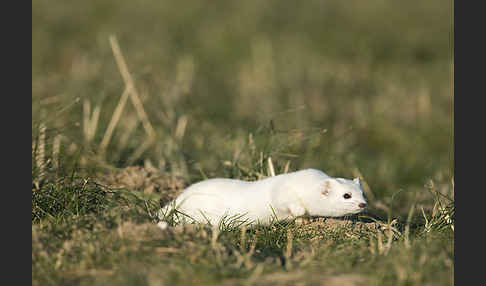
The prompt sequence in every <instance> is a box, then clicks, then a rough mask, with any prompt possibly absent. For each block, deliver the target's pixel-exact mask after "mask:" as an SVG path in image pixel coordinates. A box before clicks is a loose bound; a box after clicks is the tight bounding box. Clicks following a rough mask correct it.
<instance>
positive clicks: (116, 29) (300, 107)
mask: <svg viewBox="0 0 486 286" xmlns="http://www.w3.org/2000/svg"><path fill="white" fill-rule="evenodd" d="M295 4H296V2H295V3H294V2H291V1H276V0H273V1H265V3H264V4H263V3H262V2H261V1H256V0H254V1H240V2H232V1H212V2H211V3H208V2H202V1H191V2H189V3H188V2H181V1H179V2H174V1H154V0H145V1H142V4H139V5H135V4H133V3H131V2H129V1H122V2H120V1H112V0H108V1H102V2H93V3H88V2H86V3H85V2H73V3H68V2H65V1H45V0H36V1H34V2H32V275H33V277H32V282H33V285H86V284H91V285H92V284H95V285H146V284H147V285H161V284H162V285H165V284H169V285H172V284H179V285H186V284H196V285H200V284H206V285H220V284H238V285H240V284H241V285H243V284H257V285H269V284H270V285H272V284H275V285H277V284H278V285H281V284H283V285H295V284H296V283H298V282H302V283H303V284H305V285H314V284H322V283H326V285H346V283H349V284H350V285H359V283H364V285H452V284H453V283H454V282H453V275H454V267H453V262H454V258H453V257H454V256H453V253H454V230H453V226H454V180H453V179H454V178H453V174H454V148H453V147H454V145H453V142H454V133H453V120H454V114H453V95H452V92H453V89H452V68H453V67H452V64H451V63H452V42H451V40H452V37H453V36H452V33H453V30H452V27H453V23H452V18H451V15H452V5H451V3H443V2H442V1H438V0H433V1H426V2H424V1H408V2H406V3H405V2H404V3H395V2H389V1H388V2H384V1H374V0H373V1H366V2H363V1H357V0H353V1H347V2H346V3H344V2H342V1H317V0H316V1H306V3H305V4H299V5H295ZM110 36H114V37H115V39H116V40H117V43H118V44H119V47H120V50H121V53H122V57H123V59H124V61H125V62H126V64H127V66H128V72H129V73H130V76H131V79H132V83H133V84H134V86H135V88H136V91H137V93H136V94H137V96H138V99H139V100H140V102H141V103H142V105H141V108H140V106H138V107H136V105H134V104H133V101H132V99H130V98H128V99H127V101H126V104H125V105H124V106H123V108H122V109H120V111H121V114H120V116H119V117H118V121H113V118H117V117H116V116H114V114H115V110H116V109H117V106H118V105H119V102H120V98H121V97H122V94H123V91H124V89H125V82H124V80H123V76H122V74H123V72H124V70H123V68H120V67H119V66H118V65H117V62H116V58H115V54H114V53H113V46H112V45H111V44H110V41H109V39H110ZM141 109H142V111H141ZM141 112H142V113H144V114H145V117H144V116H143V115H141ZM110 122H114V123H115V124H114V125H113V126H114V129H113V130H112V133H111V137H109V138H108V135H110V132H109V126H110ZM149 129H152V130H153V132H154V134H153V138H152V140H153V141H150V142H151V144H147V142H149V141H148V139H149V137H150V131H148V130H149ZM147 132H149V133H147ZM105 138H106V139H105ZM104 140H105V141H104ZM105 143H106V148H104V149H103V144H105ZM146 144H147V145H146ZM141 146H143V148H142V149H141ZM145 147H146V148H145ZM269 158H271V160H272V162H273V164H274V166H275V172H276V173H282V172H284V171H285V170H289V171H293V170H298V169H303V168H317V169H321V170H323V171H324V172H326V173H328V174H329V175H331V176H339V177H356V176H360V177H361V179H362V182H363V183H364V186H365V193H366V195H367V196H368V198H369V202H370V208H369V213H368V214H367V215H369V216H370V217H368V218H367V217H358V218H356V217H355V218H350V219H349V220H348V219H347V220H343V221H340V222H341V223H339V221H338V222H336V221H333V220H328V221H326V222H313V223H311V224H304V225H300V224H296V223H294V222H290V223H287V224H274V225H272V226H267V227H263V226H261V227H256V228H252V229H246V230H245V231H244V233H243V235H242V232H241V230H240V229H237V228H231V227H223V228H222V229H220V230H219V232H218V233H217V234H215V233H214V232H213V230H212V229H208V228H205V227H194V228H192V227H186V228H177V227H176V228H174V229H171V230H170V231H167V232H163V231H161V230H160V229H158V228H157V226H156V219H154V216H153V214H154V213H155V211H156V210H157V208H158V207H159V206H160V204H162V203H164V202H167V201H168V200H170V199H171V198H173V197H174V196H175V195H176V194H177V193H178V192H179V191H180V190H181V189H182V188H183V186H186V185H188V184H191V183H194V182H196V181H199V180H202V179H205V178H211V177H228V178H240V179H245V180H256V179H260V178H263V177H266V176H268V175H269V170H268V159H269ZM374 221H376V222H374ZM378 226H379V227H378ZM390 229H393V230H392V232H390Z"/></svg>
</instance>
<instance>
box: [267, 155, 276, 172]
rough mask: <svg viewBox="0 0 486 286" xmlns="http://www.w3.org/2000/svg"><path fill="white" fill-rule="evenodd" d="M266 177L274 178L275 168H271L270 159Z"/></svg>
mask: <svg viewBox="0 0 486 286" xmlns="http://www.w3.org/2000/svg"><path fill="white" fill-rule="evenodd" d="M268 176H272V177H275V168H274V167H273V162H272V157H268Z"/></svg>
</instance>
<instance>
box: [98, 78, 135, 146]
mask: <svg viewBox="0 0 486 286" xmlns="http://www.w3.org/2000/svg"><path fill="white" fill-rule="evenodd" d="M128 95H129V89H128V87H126V88H125V90H124V91H123V94H122V96H121V98H120V101H118V105H117V106H116V108H115V111H114V112H113V115H112V116H111V120H110V123H109V124H108V128H106V131H105V135H104V136H103V140H102V141H101V144H100V149H101V150H102V151H104V150H105V149H106V147H107V146H108V143H110V139H111V136H112V134H113V131H114V130H115V127H116V126H117V124H118V121H119V120H120V117H121V114H122V112H123V109H124V108H125V104H126V102H127V99H128Z"/></svg>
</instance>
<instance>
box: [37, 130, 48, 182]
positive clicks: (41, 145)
mask: <svg viewBox="0 0 486 286" xmlns="http://www.w3.org/2000/svg"><path fill="white" fill-rule="evenodd" d="M45 155H46V125H45V124H44V123H41V124H40V125H39V138H38V139H37V151H36V154H35V163H36V166H37V180H38V181H39V182H40V181H42V180H43V179H44V176H45Z"/></svg>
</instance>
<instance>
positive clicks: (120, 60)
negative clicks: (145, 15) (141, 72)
mask: <svg viewBox="0 0 486 286" xmlns="http://www.w3.org/2000/svg"><path fill="white" fill-rule="evenodd" d="M110 44H111V49H112V50H113V55H114V56H115V60H116V63H117V65H118V69H119V71H120V73H121V75H122V77H123V81H124V82H125V85H126V88H127V90H128V93H129V95H130V99H131V101H132V103H133V105H134V107H135V110H136V112H137V115H138V117H139V118H140V120H141V121H142V124H143V127H144V129H145V132H147V135H148V136H149V140H153V137H154V136H155V131H154V129H153V127H152V124H150V121H149V119H148V116H147V114H146V113H145V109H144V108H143V104H142V101H141V100H140V96H139V95H138V92H137V89H136V88H135V84H134V82H133V79H132V76H131V75H130V72H129V71H128V66H127V64H126V62H125V59H124V57H123V55H122V53H121V50H120V46H119V45H118V41H117V39H116V37H115V36H113V35H112V36H110Z"/></svg>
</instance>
